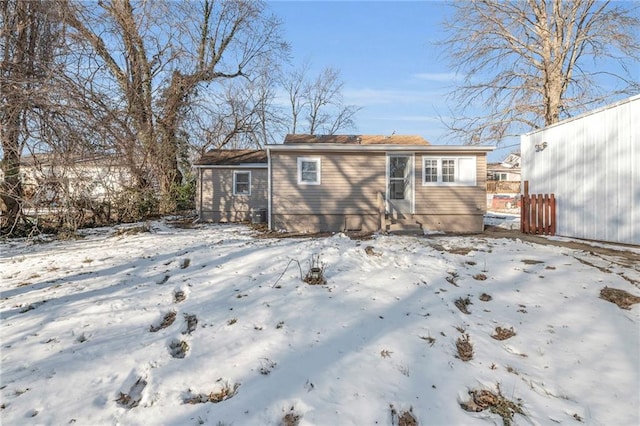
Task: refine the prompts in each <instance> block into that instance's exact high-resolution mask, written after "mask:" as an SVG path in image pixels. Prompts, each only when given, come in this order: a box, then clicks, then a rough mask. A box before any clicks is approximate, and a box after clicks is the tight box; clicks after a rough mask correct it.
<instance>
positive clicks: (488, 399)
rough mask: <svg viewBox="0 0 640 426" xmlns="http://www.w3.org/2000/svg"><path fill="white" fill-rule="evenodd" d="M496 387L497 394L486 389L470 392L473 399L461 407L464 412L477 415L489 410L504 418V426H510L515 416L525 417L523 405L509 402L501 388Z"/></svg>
mask: <svg viewBox="0 0 640 426" xmlns="http://www.w3.org/2000/svg"><path fill="white" fill-rule="evenodd" d="M496 387H497V393H494V392H491V391H489V390H486V389H476V390H470V391H469V395H470V396H471V399H470V400H469V401H467V402H462V403H461V404H460V407H462V409H463V410H466V411H472V412H475V413H478V412H480V411H484V410H486V409H489V411H490V412H492V413H494V414H497V415H499V416H500V417H502V423H503V425H504V426H510V425H511V422H512V420H513V415H514V414H522V415H524V412H523V411H522V404H521V403H517V404H516V403H515V402H512V401H509V400H508V399H506V398H505V397H504V396H503V395H502V392H501V391H500V386H499V385H497V386H496Z"/></svg>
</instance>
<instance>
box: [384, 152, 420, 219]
mask: <svg viewBox="0 0 640 426" xmlns="http://www.w3.org/2000/svg"><path fill="white" fill-rule="evenodd" d="M392 157H407V158H408V161H407V165H406V169H405V199H404V200H402V201H405V202H402V201H401V202H400V203H395V204H394V202H393V201H392V200H391V198H390V191H389V187H390V184H391V176H390V173H389V165H390V159H391V158H392ZM385 183H386V189H385V200H386V211H387V213H391V208H392V207H395V208H396V209H398V211H399V212H400V213H405V214H413V213H414V211H415V155H414V153H412V152H394V153H393V154H389V153H388V154H387V156H386V166H385ZM405 210H406V211H405Z"/></svg>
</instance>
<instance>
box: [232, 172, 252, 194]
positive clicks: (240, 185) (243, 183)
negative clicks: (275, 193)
mask: <svg viewBox="0 0 640 426" xmlns="http://www.w3.org/2000/svg"><path fill="white" fill-rule="evenodd" d="M233 195H251V172H249V171H247V172H244V171H243V172H240V171H234V172H233Z"/></svg>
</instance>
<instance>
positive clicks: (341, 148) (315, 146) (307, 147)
mask: <svg viewBox="0 0 640 426" xmlns="http://www.w3.org/2000/svg"><path fill="white" fill-rule="evenodd" d="M494 149H496V147H494V146H474V145H424V146H423V145H396V144H378V145H353V144H344V145H338V144H333V143H296V144H275V145H267V151H327V152H392V151H402V152H407V151H414V152H491V151H493V150H494Z"/></svg>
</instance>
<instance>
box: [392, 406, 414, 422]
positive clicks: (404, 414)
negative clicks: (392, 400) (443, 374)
mask: <svg viewBox="0 0 640 426" xmlns="http://www.w3.org/2000/svg"><path fill="white" fill-rule="evenodd" d="M389 408H390V409H391V424H392V425H393V426H418V420H417V419H416V416H414V415H413V407H409V410H408V411H407V410H405V411H401V412H398V410H396V407H394V406H393V404H390V405H389Z"/></svg>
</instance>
